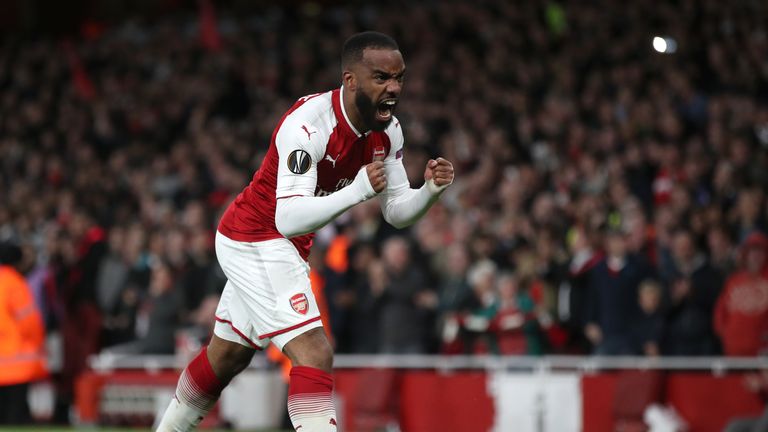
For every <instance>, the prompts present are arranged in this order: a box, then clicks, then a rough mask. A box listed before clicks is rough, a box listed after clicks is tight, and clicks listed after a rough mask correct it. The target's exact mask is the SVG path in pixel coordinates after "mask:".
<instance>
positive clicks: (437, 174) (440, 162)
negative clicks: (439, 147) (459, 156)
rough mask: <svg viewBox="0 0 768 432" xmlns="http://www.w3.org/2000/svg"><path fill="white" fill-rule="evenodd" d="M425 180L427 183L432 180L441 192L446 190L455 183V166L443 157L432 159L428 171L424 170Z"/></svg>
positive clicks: (428, 163) (428, 164)
mask: <svg viewBox="0 0 768 432" xmlns="http://www.w3.org/2000/svg"><path fill="white" fill-rule="evenodd" d="M424 180H426V181H427V182H429V181H430V180H432V182H433V183H434V184H435V186H437V187H438V188H440V190H442V189H445V188H446V187H448V185H449V184H451V183H453V164H452V163H450V162H448V161H447V160H445V159H443V158H441V157H439V158H437V159H430V160H429V161H428V162H427V169H425V170H424Z"/></svg>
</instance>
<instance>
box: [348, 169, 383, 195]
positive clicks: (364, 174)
mask: <svg viewBox="0 0 768 432" xmlns="http://www.w3.org/2000/svg"><path fill="white" fill-rule="evenodd" d="M353 184H354V185H355V186H356V187H357V190H358V192H359V193H360V195H361V196H362V199H361V201H365V200H368V199H371V198H373V197H375V196H376V195H377V194H376V190H374V189H373V185H372V184H371V180H370V179H369V178H368V171H367V170H366V168H365V166H363V167H362V168H360V170H359V171H358V172H357V175H356V176H355V181H354V182H353Z"/></svg>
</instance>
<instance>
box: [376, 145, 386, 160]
mask: <svg viewBox="0 0 768 432" xmlns="http://www.w3.org/2000/svg"><path fill="white" fill-rule="evenodd" d="M386 154H387V151H386V150H384V147H383V146H378V147H376V148H374V149H373V160H383V159H384V156H385V155H386Z"/></svg>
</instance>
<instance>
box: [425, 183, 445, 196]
mask: <svg viewBox="0 0 768 432" xmlns="http://www.w3.org/2000/svg"><path fill="white" fill-rule="evenodd" d="M450 185H451V183H448V184H445V185H442V186H438V185H437V184H435V179H429V180H427V181H426V182H424V187H425V188H427V191H429V193H430V194H432V195H440V194H441V193H443V191H445V190H446V189H447V188H448V186H450Z"/></svg>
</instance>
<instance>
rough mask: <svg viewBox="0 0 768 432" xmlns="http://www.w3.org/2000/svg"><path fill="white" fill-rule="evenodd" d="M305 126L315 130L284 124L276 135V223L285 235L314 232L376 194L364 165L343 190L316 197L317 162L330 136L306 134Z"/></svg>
mask: <svg viewBox="0 0 768 432" xmlns="http://www.w3.org/2000/svg"><path fill="white" fill-rule="evenodd" d="M302 127H306V128H307V129H308V130H310V131H311V132H314V131H315V130H316V129H311V128H310V126H308V125H304V124H297V123H295V122H293V123H287V124H285V123H284V124H283V126H281V127H280V130H279V131H278V133H277V136H276V137H275V145H276V147H277V153H278V157H279V161H278V169H277V187H276V190H275V197H276V199H277V205H276V209H275V226H276V227H277V230H278V231H279V232H280V234H282V235H284V236H285V237H295V236H298V235H302V234H307V233H310V232H313V231H315V230H317V229H319V228H321V227H323V226H324V225H325V224H327V223H328V222H330V221H331V220H333V219H334V218H336V216H338V215H339V214H341V213H343V212H344V211H346V210H347V209H349V208H350V207H352V206H353V205H355V204H357V203H359V202H362V201H365V200H367V199H369V198H372V197H373V196H375V195H376V192H375V191H374V190H373V186H371V183H370V181H369V180H368V174H367V173H366V171H365V167H363V168H361V169H360V171H358V173H357V175H356V176H355V179H354V181H352V183H351V184H350V185H349V186H347V187H345V188H344V189H341V190H340V191H338V192H335V193H333V194H331V195H328V196H323V197H316V196H314V194H315V188H316V186H317V162H318V161H319V160H320V158H322V156H323V154H324V153H325V144H326V143H327V137H324V136H321V134H320V133H317V134H315V133H311V134H310V133H306V132H304V130H303V129H302ZM308 137H311V138H308ZM313 141H314V142H313Z"/></svg>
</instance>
